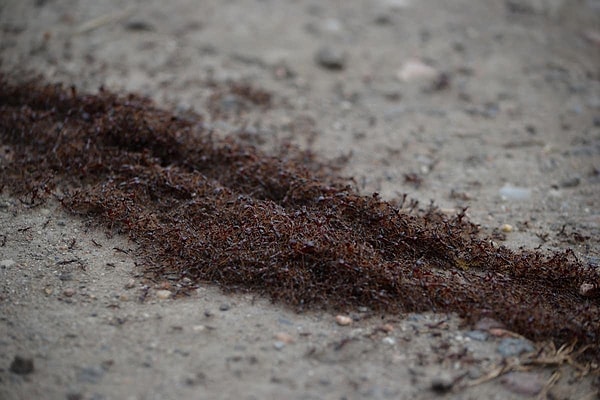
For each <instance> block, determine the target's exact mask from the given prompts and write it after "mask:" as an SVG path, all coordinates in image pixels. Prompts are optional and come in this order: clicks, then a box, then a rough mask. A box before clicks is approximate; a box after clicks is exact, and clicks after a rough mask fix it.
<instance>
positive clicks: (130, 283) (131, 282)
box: [125, 278, 135, 289]
mask: <svg viewBox="0 0 600 400" xmlns="http://www.w3.org/2000/svg"><path fill="white" fill-rule="evenodd" d="M133 287H135V279H133V278H131V279H129V280H128V281H127V283H126V284H125V289H132V288H133Z"/></svg>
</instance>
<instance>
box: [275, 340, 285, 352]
mask: <svg viewBox="0 0 600 400" xmlns="http://www.w3.org/2000/svg"><path fill="white" fill-rule="evenodd" d="M273 347H275V349H277V350H281V349H283V348H284V347H285V343H283V342H280V341H279V340H278V341H276V342H274V343H273Z"/></svg>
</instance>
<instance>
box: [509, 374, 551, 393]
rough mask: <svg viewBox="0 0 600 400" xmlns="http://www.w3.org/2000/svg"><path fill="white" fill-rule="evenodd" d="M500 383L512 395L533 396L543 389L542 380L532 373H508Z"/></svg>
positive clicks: (538, 375) (539, 376)
mask: <svg viewBox="0 0 600 400" xmlns="http://www.w3.org/2000/svg"><path fill="white" fill-rule="evenodd" d="M500 382H501V383H502V384H503V385H504V387H506V388H507V389H508V390H510V391H511V392H513V393H517V394H521V395H524V396H535V395H537V394H538V393H540V392H541V391H542V389H543V388H544V379H543V378H542V376H541V375H540V374H536V373H533V372H510V373H508V374H506V375H504V376H503V377H502V379H501V380H500Z"/></svg>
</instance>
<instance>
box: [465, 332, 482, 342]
mask: <svg viewBox="0 0 600 400" xmlns="http://www.w3.org/2000/svg"><path fill="white" fill-rule="evenodd" d="M465 336H466V337H468V338H469V339H472V340H477V341H478V342H485V341H486V340H487V338H488V334H487V333H486V332H484V331H479V330H473V331H468V332H465Z"/></svg>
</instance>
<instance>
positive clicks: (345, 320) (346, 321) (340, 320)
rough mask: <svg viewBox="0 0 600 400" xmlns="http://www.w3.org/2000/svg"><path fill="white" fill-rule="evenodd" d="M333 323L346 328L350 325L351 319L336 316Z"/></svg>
mask: <svg viewBox="0 0 600 400" xmlns="http://www.w3.org/2000/svg"><path fill="white" fill-rule="evenodd" d="M335 322H337V324H338V325H341V326H346V325H350V324H351V323H352V318H350V317H347V316H345V315H336V317H335Z"/></svg>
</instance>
